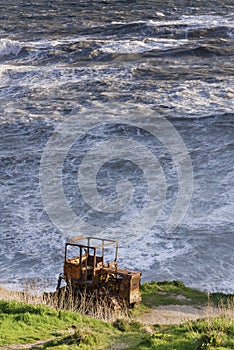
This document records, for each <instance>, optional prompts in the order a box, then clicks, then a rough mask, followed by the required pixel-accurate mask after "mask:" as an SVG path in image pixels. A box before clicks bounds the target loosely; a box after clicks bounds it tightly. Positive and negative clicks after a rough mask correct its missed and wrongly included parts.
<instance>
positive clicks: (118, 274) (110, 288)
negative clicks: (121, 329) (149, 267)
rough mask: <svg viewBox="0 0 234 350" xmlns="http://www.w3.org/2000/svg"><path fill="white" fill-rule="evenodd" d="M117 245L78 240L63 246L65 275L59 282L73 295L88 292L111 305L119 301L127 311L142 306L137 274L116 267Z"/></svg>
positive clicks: (75, 239)
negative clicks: (104, 299)
mask: <svg viewBox="0 0 234 350" xmlns="http://www.w3.org/2000/svg"><path fill="white" fill-rule="evenodd" d="M117 255H118V242H117V241H115V240H111V239H103V238H96V237H86V238H84V237H78V238H74V239H73V240H72V241H70V242H67V243H66V244H65V259H64V271H63V273H62V274H60V275H59V280H58V285H57V291H59V290H60V289H62V288H61V282H62V281H65V284H66V286H69V287H70V288H71V290H72V291H73V292H74V293H76V292H81V291H84V290H85V291H88V292H90V293H93V294H95V295H97V297H102V296H105V297H107V298H108V299H109V300H110V301H111V300H114V299H115V300H118V301H120V302H121V301H122V302H124V303H125V305H127V306H128V307H133V306H134V305H135V304H139V303H140V302H141V294H140V278H141V273H140V272H134V271H130V270H126V269H122V268H119V267H118V266H117V258H118V257H117Z"/></svg>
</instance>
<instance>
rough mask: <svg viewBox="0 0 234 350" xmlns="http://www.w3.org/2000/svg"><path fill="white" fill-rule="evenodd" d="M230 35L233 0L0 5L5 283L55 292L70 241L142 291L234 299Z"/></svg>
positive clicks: (1, 266)
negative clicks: (106, 251) (33, 283)
mask: <svg viewBox="0 0 234 350" xmlns="http://www.w3.org/2000/svg"><path fill="white" fill-rule="evenodd" d="M233 23H234V7H233V2H232V1H231V0H223V1H222V0H213V1H210V2H208V1H204V0H201V1H192V0H191V1H185V0H184V1H175V0H174V1H173V0H172V1H170V0H167V1H164V2H162V1H152V0H150V1H141V0H137V1H120V0H119V1H111V0H106V1H105V0H102V1H101V0H97V1H91V2H90V1H86V0H82V1H72V0H68V1H64V0H54V1H47V0H46V1H45V0H39V1H34V0H28V1H16V0H7V1H6V0H4V1H1V2H0V198H1V201H0V205H1V210H0V215H1V216H0V240H1V241H0V283H1V284H12V283H13V284H16V285H20V284H21V283H22V281H24V280H27V279H29V280H30V279H35V278H38V279H39V280H41V281H43V280H44V281H49V283H50V285H51V288H53V286H55V285H56V282H57V277H58V274H59V273H60V272H61V271H62V265H63V253H64V243H65V241H66V240H67V239H69V238H70V237H71V236H72V234H73V232H74V235H80V234H82V233H85V234H89V233H90V235H93V234H94V235H96V236H101V237H102V236H104V237H108V238H110V237H111V238H117V239H119V241H120V249H119V265H121V266H123V267H128V268H131V269H136V270H140V271H142V279H143V280H144V281H146V280H165V279H167V280H172V279H173V280H175V279H176V280H181V281H183V282H184V283H186V284H187V285H189V286H192V287H196V288H201V289H204V290H208V291H217V290H218V291H224V292H232V293H233V292H234V254H233V247H234V216H233V213H234V114H233V95H234V94H233V86H234V85H233V67H234V61H233V47H234V42H233V38H234V28H233ZM149 111H150V112H149ZM149 114H150V117H148V115H149ZM103 115H105V116H106V119H105V120H104V122H103V119H102V117H103ZM134 115H136V118H137V123H138V124H136V122H134V123H133V120H135V119H134ZM149 119H150V121H149ZM162 123H165V125H166V126H165V128H164V129H163V126H162ZM73 124H74V125H73ZM163 125H164V124H163ZM151 127H152V128H151ZM154 128H155V129H154ZM169 129H170V130H169ZM64 130H65V131H66V132H67V133H68V135H67V134H66V135H64V134H63V133H64ZM153 130H156V131H155V132H154V131H153ZM165 130H166V131H165ZM167 132H168V134H167ZM71 135H72V137H71V138H69V137H70V136H71ZM167 135H168V137H167ZM55 139H56V140H55ZM53 140H55V141H56V142H55V141H54V142H55V144H53ZM60 140H61V142H60ZM108 140H109V141H108ZM178 140H179V141H180V142H182V143H181V145H182V146H181V147H184V148H183V149H184V150H186V151H187V153H186V156H187V157H188V158H189V160H190V161H191V166H189V168H188V167H186V166H184V167H183V164H184V163H183V159H182V158H183V157H182V158H180V160H179V161H178V163H177V160H176V157H177V155H176V153H174V149H175V148H174V147H177V146H178V144H176V142H177V141H178ZM179 141H178V142H179ZM108 142H109V143H108ZM51 145H52V146H51ZM138 145H139V148H138ZM176 145H177V146H176ZM114 146H116V147H117V151H116V149H115V147H114ZM50 147H52V148H53V147H55V148H53V152H54V153H53V152H52V153H51V152H50V153H48V150H51V148H50ZM96 147H99V153H95V150H96ZM100 147H104V148H100ZM131 147H132V148H133V150H131V151H130V148H131ZM142 147H144V148H142ZM100 149H101V151H100ZM90 150H91V151H92V152H93V156H92V157H89V156H88V155H89V152H90ZM103 150H104V151H105V152H106V151H107V150H108V152H107V154H106V156H105V157H104V156H103V154H102V153H103V152H104V151H103ZM102 151H103V152H102ZM100 152H101V153H100ZM112 152H113V156H112V155H111V153H112ZM184 154H185V153H184ZM56 157H57V158H56ZM151 157H152V162H151ZM61 159H62V160H61ZM58 162H60V163H59V166H60V168H61V169H60V168H59V166H58ZM83 162H86V163H85V165H83V168H82V163H83ZM87 162H88V164H87ZM57 166H58V167H57ZM153 166H154V169H153ZM43 167H44V168H43ZM144 167H145V168H146V170H145V169H144ZM80 168H82V169H83V178H82V176H81V177H80V178H78V172H79V169H80ZM48 169H49V170H50V171H51V172H50V171H48ZM82 169H81V170H82ZM60 170H61V171H60ZM154 170H155V174H156V175H155V174H153V173H154ZM180 171H181V172H180ZM191 171H192V173H191ZM56 172H58V173H56ZM186 172H187V174H186ZM157 173H159V176H158V177H157ZM191 174H192V181H191ZM90 175H92V176H91V177H92V178H91V180H90V182H88V181H87V183H86V182H85V181H86V178H89V176H90ZM151 175H152V176H151ZM189 176H190V177H189ZM126 180H128V182H126ZM94 182H95V184H94ZM188 182H189V183H188ZM130 183H131V185H130ZM82 185H84V186H83V189H81V187H82ZM93 185H95V186H96V189H97V193H95V196H96V197H95V196H93V194H94V187H93ZM43 186H44V187H43ZM186 186H188V189H187V187H186ZM61 188H62V190H63V192H64V199H65V201H64V202H63V204H64V203H66V206H67V207H66V208H63V206H62V205H60V202H59V200H58V193H59V190H60V189H61ZM183 190H184V191H183ZM191 190H192V192H191V193H190V194H191V196H190V197H191V198H190V199H191V200H190V204H189V205H188V201H187V204H186V205H185V204H183V203H182V202H183V200H184V198H185V199H186V193H188V192H189V191H191ZM43 191H44V194H43ZM89 191H90V192H89ZM121 191H122V194H121ZM180 191H181V192H180ZM83 195H84V196H83ZM85 195H86V197H85ZM148 195H149V196H151V195H152V197H151V198H150V199H151V202H149V201H148V200H147V196H148ZM179 195H180V196H181V201H182V202H181V203H182V204H181V206H182V212H183V213H182V214H181V213H179V211H178V213H177V214H178V215H180V216H181V217H180V220H179V221H178V223H177V225H176V227H174V229H173V230H172V231H168V230H167V224H168V220H169V218H170V215H171V213H173V208H174V207H175V206H177V207H178V202H177V201H176V198H178V196H179ZM119 196H120V197H119ZM121 196H122V197H121ZM84 197H85V198H84ZM48 198H49V199H48ZM118 198H120V201H118ZM96 199H97V201H98V200H101V201H103V202H101V205H100V206H98V204H97V203H96ZM49 200H50V201H51V203H48V201H49ZM116 200H117V202H116ZM113 203H115V204H113ZM116 203H117V204H116ZM149 203H150V204H149ZM50 204H51V207H52V209H53V210H54V212H53V213H54V216H53V214H52V215H51V211H50V209H51V207H50ZM96 204H97V205H96ZM145 206H146V207H147V206H148V207H147V208H148V209H149V210H144V208H145ZM155 208H156V209H155ZM159 209H160V210H159ZM179 209H180V208H179ZM157 210H158V212H157ZM68 212H69V213H72V214H73V219H74V218H75V219H74V223H73V221H72V219H71V217H70V216H69V215H68ZM157 213H158V216H157ZM56 215H57V216H56ZM156 216H157V218H156ZM62 221H63V222H64V226H63V227H62V226H61V222H62ZM81 222H82V223H83V224H81ZM66 225H67V231H66ZM88 225H90V226H88ZM85 226H86V229H85V228H84V227H85ZM89 229H90V232H89ZM130 229H131V232H133V234H132V233H131V232H130V231H129V230H130ZM134 232H135V233H136V232H137V234H136V235H134ZM130 238H131V239H130Z"/></svg>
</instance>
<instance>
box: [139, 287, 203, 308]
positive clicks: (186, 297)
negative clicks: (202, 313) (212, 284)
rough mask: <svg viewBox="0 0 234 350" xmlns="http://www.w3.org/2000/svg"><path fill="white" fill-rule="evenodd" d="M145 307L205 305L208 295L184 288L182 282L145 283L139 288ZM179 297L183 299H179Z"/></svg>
mask: <svg viewBox="0 0 234 350" xmlns="http://www.w3.org/2000/svg"><path fill="white" fill-rule="evenodd" d="M141 292H142V302H143V304H144V305H145V306H149V307H151V306H159V305H175V304H176V305H205V304H207V302H208V297H209V296H208V294H207V293H205V292H202V291H199V290H195V289H192V288H188V287H186V286H185V285H184V284H183V283H182V282H179V281H172V282H168V281H165V282H146V283H144V284H143V285H142V286H141ZM179 296H182V297H183V298H182V299H180V298H179Z"/></svg>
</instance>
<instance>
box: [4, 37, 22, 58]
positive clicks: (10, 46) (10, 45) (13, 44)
mask: <svg viewBox="0 0 234 350" xmlns="http://www.w3.org/2000/svg"><path fill="white" fill-rule="evenodd" d="M22 48H23V47H22V45H21V44H20V43H19V42H17V41H13V40H9V39H0V57H3V56H8V55H14V56H17V55H18V54H19V53H20V51H21V50H22Z"/></svg>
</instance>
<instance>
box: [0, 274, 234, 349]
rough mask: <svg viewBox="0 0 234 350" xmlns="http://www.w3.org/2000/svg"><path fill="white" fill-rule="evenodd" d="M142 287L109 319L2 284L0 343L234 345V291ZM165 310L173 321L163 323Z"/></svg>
mask: <svg viewBox="0 0 234 350" xmlns="http://www.w3.org/2000/svg"><path fill="white" fill-rule="evenodd" d="M141 289H142V300H143V301H142V304H141V305H139V306H137V307H136V308H135V309H132V310H130V311H128V312H127V311H126V310H122V312H119V313H115V314H114V313H113V312H111V313H109V316H108V317H109V320H108V317H103V314H101V313H100V314H99V317H100V318H105V319H106V320H105V321H103V320H100V319H95V318H93V317H88V316H86V315H83V314H81V313H79V312H77V311H68V310H60V309H58V308H55V307H51V306H48V305H42V304H41V302H42V300H40V299H37V298H35V297H33V298H31V299H30V297H29V295H26V294H24V293H23V294H22V293H18V296H17V293H15V296H14V295H13V293H9V292H7V291H6V290H4V289H0V299H2V300H0V349H1V350H3V349H4V350H6V349H51V350H52V349H55V350H59V349H60V350H65V349H67V350H68V349H71V350H72V349H83V350H88V349H90V350H91V349H92V350H93V349H102V350H104V349H106V350H111V349H113V350H114V349H115V350H118V349H132V350H133V349H136V350H137V349H138V350H147V349H153V350H154V349H155V350H156V349H157V350H169V349H170V350H172V349H174V350H175V349H178V350H190V349H191V350H200V349H210V350H213V349H219V350H223V349H234V297H233V295H228V296H227V295H222V294H207V293H204V292H201V291H198V290H194V289H191V288H188V287H186V286H184V284H183V283H181V282H178V281H173V282H160V283H156V282H151V283H144V284H143V285H142V287H141ZM20 298H21V299H20ZM22 298H25V299H27V300H28V302H25V301H22ZM7 299H18V300H21V301H16V300H7ZM38 303H39V304H38ZM102 308H103V305H102ZM204 308H207V314H204V315H202V316H201V311H203V310H204ZM73 309H74V310H75V308H73ZM181 310H182V311H183V312H181ZM186 310H187V311H186ZM191 310H193V312H192V311H191ZM214 310H215V313H214V312H213V311H214ZM86 311H87V310H86ZM107 311H108V310H105V315H107ZM211 311H212V312H211ZM196 312H197V313H196ZM163 313H164V314H165V315H167V316H166V320H167V322H162V323H160V320H161V319H162V315H163ZM182 314H183V317H185V318H183V317H182ZM93 316H95V317H98V315H97V314H96V315H94V314H93ZM186 316H187V317H186ZM160 317H161V318H160ZM164 319H165V317H164ZM172 321H173V322H172ZM174 321H175V322H174Z"/></svg>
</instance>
